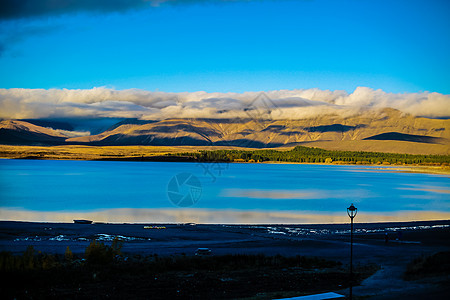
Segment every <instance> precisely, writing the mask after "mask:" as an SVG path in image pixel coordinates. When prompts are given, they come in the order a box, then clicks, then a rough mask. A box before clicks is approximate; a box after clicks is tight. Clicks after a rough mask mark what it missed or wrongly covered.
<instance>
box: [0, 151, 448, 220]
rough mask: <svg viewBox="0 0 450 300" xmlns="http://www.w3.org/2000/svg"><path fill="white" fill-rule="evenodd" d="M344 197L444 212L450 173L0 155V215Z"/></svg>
mask: <svg viewBox="0 0 450 300" xmlns="http://www.w3.org/2000/svg"><path fill="white" fill-rule="evenodd" d="M179 174H182V175H179ZM177 175H179V176H178V177H177ZM185 179H187V181H186V182H184V184H183V180H185ZM186 195H189V196H188V197H187V198H188V199H187V198H186ZM174 199H175V200H174ZM183 199H184V200H183ZM178 200H180V201H181V202H177V201H178ZM185 200H188V201H187V202H186V201H185ZM183 201H184V202H183ZM190 201H191V202H190ZM174 203H175V204H174ZM177 203H178V204H179V205H181V206H182V207H180V206H179V205H176V204H177ZM350 203H354V204H355V205H356V206H357V207H358V209H359V212H360V213H361V212H363V213H366V214H369V215H370V214H373V215H395V214H400V213H403V214H404V213H409V214H410V215H411V214H413V215H414V214H416V215H417V214H420V213H423V214H425V213H426V214H427V215H428V216H429V215H430V214H435V215H436V216H438V217H436V218H442V217H444V218H446V216H450V178H449V176H443V175H430V174H418V173H401V172H396V171H394V170H391V169H389V168H386V169H383V170H379V169H377V168H375V167H367V166H336V165H329V166H328V165H307V164H238V163H232V164H197V163H169V162H110V161H62V160H61V161H55V160H8V159H1V160H0V213H1V215H0V218H1V219H14V218H15V216H14V214H15V213H17V212H18V211H26V212H46V213H48V214H54V215H55V214H58V213H64V212H70V213H74V212H78V213H80V212H91V211H102V210H111V209H122V208H124V209H125V208H126V209H135V210H139V209H154V210H165V211H170V210H173V211H175V210H176V211H183V210H186V211H192V210H198V211H208V210H213V211H216V212H217V211H219V212H220V211H228V212H230V211H237V212H239V213H241V214H242V212H247V211H248V212H253V211H258V212H260V213H264V212H271V213H292V212H295V213H302V214H308V213H309V214H319V215H332V214H337V213H339V214H340V213H341V212H343V211H344V213H345V208H346V207H348V206H349V204H350ZM183 206H186V207H183ZM40 216H42V214H40ZM17 218H18V219H21V217H20V216H19V215H18V216H17ZM405 218H408V217H405ZM424 218H429V217H424ZM431 218H433V217H431ZM127 220H130V219H129V218H128V219H127ZM371 220H372V219H371ZM167 221H171V220H167ZM200 221H201V219H200ZM262 221H264V220H263V219H262Z"/></svg>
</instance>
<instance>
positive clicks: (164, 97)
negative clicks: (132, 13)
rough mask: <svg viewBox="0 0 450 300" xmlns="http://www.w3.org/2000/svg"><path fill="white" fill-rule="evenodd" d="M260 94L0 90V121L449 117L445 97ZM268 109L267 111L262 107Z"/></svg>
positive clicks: (365, 91)
mask: <svg viewBox="0 0 450 300" xmlns="http://www.w3.org/2000/svg"><path fill="white" fill-rule="evenodd" d="M265 94H266V95H267V96H268V97H269V98H270V100H264V101H260V100H256V101H255V99H258V98H257V97H258V96H260V95H261V93H260V92H245V93H206V92H193V93H188V92H185V93H165V92H157V91H156V92H152V91H146V90H139V89H128V90H115V89H108V88H104V87H99V88H93V89H88V90H69V89H49V90H45V89H0V118H2V119H27V118H28V119H33V118H65V117H67V118H74V117H89V118H103V117H114V118H139V119H146V120H150V119H156V120H160V119H167V118H248V117H249V112H258V113H261V112H264V114H260V115H261V116H263V117H268V118H271V119H302V118H309V117H317V116H321V115H325V114H339V115H341V116H345V115H354V114H357V113H359V112H361V111H367V110H378V109H383V108H387V107H390V108H394V109H398V110H400V111H402V112H404V113H409V114H412V115H414V116H425V117H433V118H449V117H450V95H443V94H439V93H430V92H423V93H403V94H393V93H386V92H384V91H382V90H373V89H371V88H367V87H358V88H356V89H355V91H354V92H353V93H347V92H345V91H339V90H338V91H329V90H319V89H301V90H277V91H269V92H266V93H265ZM268 108H269V109H268Z"/></svg>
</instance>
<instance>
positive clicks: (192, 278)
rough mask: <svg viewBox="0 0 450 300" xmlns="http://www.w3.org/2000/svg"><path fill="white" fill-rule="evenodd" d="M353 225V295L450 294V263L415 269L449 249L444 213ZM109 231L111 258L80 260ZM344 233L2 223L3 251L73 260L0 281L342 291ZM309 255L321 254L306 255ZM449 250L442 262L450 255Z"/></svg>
mask: <svg viewBox="0 0 450 300" xmlns="http://www.w3.org/2000/svg"><path fill="white" fill-rule="evenodd" d="M145 226H154V228H150V229H148V228H147V229H146V228H144V227H145ZM355 231H356V232H355V235H354V265H355V267H356V273H357V274H356V277H357V278H356V279H357V281H358V284H359V285H358V286H356V287H354V288H353V294H354V296H356V298H358V297H359V298H360V299H395V298H397V299H447V297H448V295H449V293H450V280H449V278H450V275H449V272H448V271H446V272H444V273H442V272H440V273H438V274H434V272H432V271H431V272H429V273H430V274H421V271H420V270H422V269H421V267H423V265H427V264H430V263H429V261H426V260H420V259H417V258H420V257H426V256H429V255H432V254H435V253H438V252H445V251H450V221H431V222H409V223H375V224H356V225H355ZM386 233H387V234H388V237H389V241H388V242H387V243H386V241H385V234H386ZM114 237H118V238H119V239H121V240H122V241H123V247H122V249H121V253H122V255H121V256H120V257H118V258H117V260H115V261H114V262H112V263H110V264H107V265H104V264H103V265H93V264H86V263H85V261H82V259H83V258H84V253H85V249H86V247H88V245H89V244H90V243H91V242H92V240H94V239H95V240H97V241H102V242H103V243H105V244H106V245H111V242H112V240H113V239H114ZM349 242H350V235H349V225H348V224H333V225H188V224H165V225H162V224H157V225H155V224H95V223H94V224H91V225H81V224H63V223H29V222H0V251H8V252H11V253H12V254H14V255H22V254H23V252H24V251H25V250H26V249H27V247H28V246H30V245H31V246H33V248H34V249H35V250H36V252H37V251H41V252H42V253H48V254H56V256H55V257H56V258H58V257H59V259H60V260H61V261H64V257H63V256H64V253H65V251H66V248H67V247H69V248H70V249H71V251H72V252H73V254H74V259H73V260H74V261H75V263H73V262H72V263H70V264H63V267H61V266H60V267H59V268H56V269H52V268H50V269H48V270H40V271H22V272H17V271H16V272H11V271H8V272H4V271H2V273H4V274H3V275H7V276H8V280H3V282H2V287H1V288H2V295H4V296H5V295H6V296H7V297H6V298H13V297H17V298H55V299H56V298H80V299H81V298H100V299H108V298H142V299H164V298H165V299H168V298H185V299H186V298H191V299H211V298H221V299H238V298H246V299H272V298H281V297H294V296H300V295H305V294H310V293H316V292H329V291H334V292H337V293H341V294H348V288H347V286H348V274H347V270H348V262H349V254H350V243H349ZM203 247H206V248H209V249H211V250H212V253H213V254H212V256H211V257H206V258H198V257H197V258H196V257H194V253H195V250H196V249H197V248H203ZM227 255H228V256H227ZM231 255H233V256H231ZM262 255H264V256H262ZM277 255H281V256H277ZM296 256H298V257H296ZM312 256H314V257H319V258H320V259H310V258H308V257H312ZM305 257H307V258H305ZM414 259H416V262H417V263H418V264H419V265H420V266H419V268H418V270H419V271H418V272H416V273H415V274H413V276H409V277H408V276H407V279H408V280H405V271H406V269H407V265H408V264H409V263H410V262H411V261H413V260H414ZM439 259H442V258H439ZM445 259H446V258H444V261H443V262H442V264H448V261H445ZM434 263H435V264H436V262H434ZM437 264H438V265H439V264H441V263H440V262H439V261H438V262H437ZM442 264H441V265H442ZM449 266H450V265H449ZM21 281H23V282H21Z"/></svg>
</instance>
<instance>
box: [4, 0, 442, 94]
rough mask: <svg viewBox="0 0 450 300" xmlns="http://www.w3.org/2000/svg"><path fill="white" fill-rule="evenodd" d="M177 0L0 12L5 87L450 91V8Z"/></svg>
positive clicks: (368, 2) (368, 1)
mask: <svg viewBox="0 0 450 300" xmlns="http://www.w3.org/2000/svg"><path fill="white" fill-rule="evenodd" d="M95 1H96V0H93V1H92V2H95ZM44 2H45V1H44ZM47 2H48V1H47ZM88 2H89V1H88ZM98 2H99V3H100V4H99V5H100V6H101V3H102V1H98ZM103 2H104V1H103ZM135 2H140V1H135ZM175 2H178V3H175V4H171V3H161V4H160V5H159V6H156V5H153V6H149V5H148V2H146V3H145V5H137V6H135V7H131V8H130V7H127V9H123V10H122V9H121V8H119V9H101V7H100V8H99V7H96V8H95V9H92V8H91V7H87V8H77V9H73V10H70V9H68V10H66V11H64V12H63V13H60V11H52V9H51V8H49V10H48V12H46V11H45V10H43V11H40V12H38V13H36V14H34V15H33V13H29V12H27V13H25V12H23V11H21V10H20V9H18V10H17V11H18V13H17V14H11V15H9V16H8V15H5V14H3V15H0V18H1V19H0V88H44V89H49V88H68V89H90V88H93V87H99V86H105V87H111V88H115V89H128V88H138V89H145V90H151V91H155V90H160V91H165V92H184V91H188V92H194V91H207V92H244V91H268V90H279V89H307V88H320V89H330V90H347V91H349V92H351V91H353V90H354V89H355V88H356V87H358V86H367V87H370V88H373V89H382V90H384V91H386V92H394V93H399V92H419V91H430V92H439V93H444V94H450V55H449V53H450V18H449V13H450V4H449V3H450V2H449V1H437V0H435V1H430V0H428V1H426V0H425V1H413V0H409V1H379V0H377V1H375V0H359V1H333V0H328V1H327V0H310V1H308V0H304V1H289V0H286V1H269V0H267V1H232V2H228V1H227V2H222V1H175ZM153 4H154V3H153ZM21 12H22V13H23V15H21Z"/></svg>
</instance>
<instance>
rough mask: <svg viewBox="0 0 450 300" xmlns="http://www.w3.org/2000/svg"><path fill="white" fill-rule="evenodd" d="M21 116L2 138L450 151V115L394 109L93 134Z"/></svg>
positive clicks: (117, 128) (130, 125)
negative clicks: (418, 114)
mask: <svg viewBox="0 0 450 300" xmlns="http://www.w3.org/2000/svg"><path fill="white" fill-rule="evenodd" d="M33 123H34V124H32V123H30V122H25V121H17V120H5V121H2V122H0V144H9V145H59V144H66V145H87V146H127V145H133V146H139V145H144V146H222V147H247V148H275V147H284V146H285V147H291V146H296V145H308V146H312V147H321V148H324V149H330V150H351V151H379V152H400V153H411V154H418V153H420V154H426V153H428V151H430V153H433V154H449V153H450V142H449V141H450V120H444V119H431V118H420V117H414V116H411V115H407V114H403V113H401V112H399V111H397V110H394V109H385V110H383V111H381V112H380V111H378V112H374V111H366V112H363V113H361V114H358V115H353V116H347V117H341V116H338V115H321V116H317V117H314V118H308V119H296V120H291V119H282V120H257V119H251V118H247V119H238V118H236V119H201V118H199V119H166V120H157V121H152V120H149V121H147V120H138V119H126V120H120V121H119V122H118V123H116V124H114V125H113V126H109V127H108V129H107V130H105V131H103V132H101V133H99V134H94V135H88V136H78V137H73V135H72V137H69V134H70V132H66V131H64V130H62V131H61V130H56V129H52V128H48V127H43V126H38V125H35V124H42V125H48V123H45V122H40V121H39V120H33Z"/></svg>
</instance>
